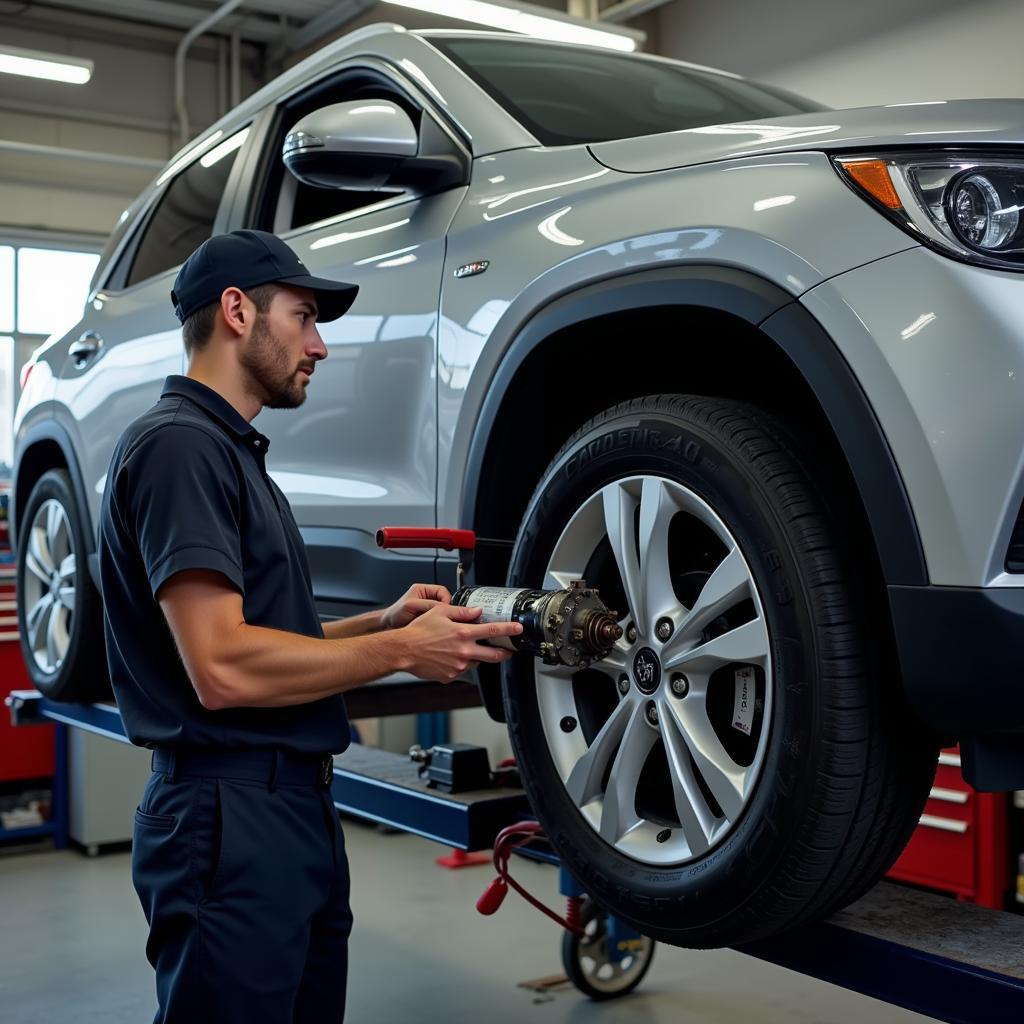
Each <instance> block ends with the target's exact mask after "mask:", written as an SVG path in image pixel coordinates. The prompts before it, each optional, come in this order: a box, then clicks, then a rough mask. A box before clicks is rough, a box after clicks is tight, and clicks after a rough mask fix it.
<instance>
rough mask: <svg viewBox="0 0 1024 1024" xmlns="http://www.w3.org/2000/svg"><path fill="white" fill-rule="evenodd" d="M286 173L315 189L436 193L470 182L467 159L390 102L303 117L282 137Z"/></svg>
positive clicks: (336, 107) (428, 124) (431, 127)
mask: <svg viewBox="0 0 1024 1024" xmlns="http://www.w3.org/2000/svg"><path fill="white" fill-rule="evenodd" d="M281 158H282V159H283V160H284V164H285V167H287V168H288V170H289V171H290V172H291V173H292V174H293V175H294V176H295V177H296V178H298V180H299V181H301V182H302V183H303V184H306V185H312V186H314V187H316V188H343V189H355V190H359V191H363V192H375V191H396V190H404V189H410V190H413V191H428V190H435V191H436V190H438V189H439V188H449V187H451V186H452V185H454V184H461V183H462V182H463V181H465V180H466V179H467V177H468V158H467V157H466V156H465V154H463V153H462V152H461V150H460V149H459V148H458V146H457V145H456V143H455V142H454V141H453V140H452V139H451V138H449V137H448V136H447V135H445V134H444V133H443V132H442V131H441V129H440V128H439V127H438V126H437V124H436V123H435V122H434V120H433V119H432V118H430V117H429V116H428V115H427V114H424V115H423V118H422V123H421V126H420V131H417V130H416V126H415V125H414V124H413V122H412V118H410V117H409V115H408V114H407V113H406V112H405V111H404V110H403V109H402V108H401V107H400V106H399V105H398V104H397V103H393V102H392V101H391V100H383V99H381V100H373V99H367V100H350V101H348V102H346V103H333V104H331V106H329V107H321V108H320V109H319V110H315V111H313V113H311V114H307V115H306V116H305V117H303V118H302V119H301V120H299V121H298V122H297V123H296V124H295V125H294V127H293V128H292V129H291V131H289V132H288V134H287V135H286V136H285V140H284V145H283V146H282V148H281Z"/></svg>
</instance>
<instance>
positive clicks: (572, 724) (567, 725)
mask: <svg viewBox="0 0 1024 1024" xmlns="http://www.w3.org/2000/svg"><path fill="white" fill-rule="evenodd" d="M558 724H559V726H561V729H562V732H575V730H576V719H575V718H573V717H572V715H566V716H565V718H563V719H562V720H561V722H559V723H558Z"/></svg>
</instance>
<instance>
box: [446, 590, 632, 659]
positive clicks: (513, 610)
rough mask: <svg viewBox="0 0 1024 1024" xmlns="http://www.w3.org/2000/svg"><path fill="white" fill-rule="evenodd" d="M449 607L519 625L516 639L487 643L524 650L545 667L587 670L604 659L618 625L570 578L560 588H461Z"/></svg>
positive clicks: (483, 618) (482, 618) (483, 619)
mask: <svg viewBox="0 0 1024 1024" xmlns="http://www.w3.org/2000/svg"><path fill="white" fill-rule="evenodd" d="M452 604H457V605H462V606H463V607H467V608H469V607H472V608H482V609H483V611H482V612H481V614H480V618H479V619H477V622H480V623H487V622H519V623H521V624H522V627H523V631H522V633H520V634H519V636H514V637H499V638H497V639H495V640H489V641H487V642H488V643H490V644H492V645H493V646H495V647H505V648H507V649H509V650H514V651H529V652H530V653H531V654H534V655H536V656H537V657H538V658H541V659H542V660H543V661H544V663H545V664H546V665H568V666H570V667H572V668H586V667H587V666H588V665H589V664H590V663H591V662H593V661H600V660H601V659H602V658H605V657H607V656H608V653H609V652H610V651H611V649H612V647H613V646H614V645H615V641H616V640H618V639H619V637H621V636H622V627H621V626H620V625H619V624H618V623H617V622H616V621H615V619H616V616H615V613H614V612H612V611H610V610H609V609H608V608H607V607H605V605H604V603H603V602H602V601H601V599H600V597H598V593H597V591H596V590H595V589H594V588H593V587H588V586H587V584H586V582H585V581H584V580H573V581H572V583H570V584H569V586H568V587H566V588H565V589H564V590H517V589H515V588H509V587H462V588H461V589H459V590H457V591H456V592H455V595H454V596H453V597H452Z"/></svg>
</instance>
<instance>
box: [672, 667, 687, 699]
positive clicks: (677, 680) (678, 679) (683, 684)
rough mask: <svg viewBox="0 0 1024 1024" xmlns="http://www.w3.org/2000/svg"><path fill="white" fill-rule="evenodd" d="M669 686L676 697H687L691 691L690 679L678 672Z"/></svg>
mask: <svg viewBox="0 0 1024 1024" xmlns="http://www.w3.org/2000/svg"><path fill="white" fill-rule="evenodd" d="M669 687H670V688H671V690H672V695H673V696H674V697H685V696H686V695H687V694H688V693H689V692H690V680H689V679H687V678H686V676H684V675H681V674H678V673H677V674H676V675H674V676H673V677H672V680H671V682H670V683H669Z"/></svg>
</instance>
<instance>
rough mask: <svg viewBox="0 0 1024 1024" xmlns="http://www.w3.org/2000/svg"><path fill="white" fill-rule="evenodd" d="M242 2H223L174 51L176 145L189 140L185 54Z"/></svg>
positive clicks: (230, 0) (241, 0)
mask: <svg viewBox="0 0 1024 1024" xmlns="http://www.w3.org/2000/svg"><path fill="white" fill-rule="evenodd" d="M243 2H244V0H225V2H224V3H223V4H221V5H220V7H218V8H217V10H215V11H213V12H212V13H211V14H209V15H208V16H207V17H205V18H203V20H202V21H200V22H199V23H198V24H197V25H193V26H192V28H190V29H189V30H188V31H187V32H186V33H185V34H184V35H183V36H182V37H181V41H180V42H179V43H178V46H177V49H176V50H175V51H174V109H175V111H176V112H177V116H178V145H179V147H180V146H184V145H185V143H186V142H188V140H189V136H190V135H191V130H190V129H189V123H188V108H187V107H186V105H185V54H186V53H187V52H188V48H189V47H190V46H191V45H192V44H193V43H194V42H195V41H196V39H198V38H199V36H201V35H202V34H203V33H204V32H206V31H208V30H209V29H211V28H213V26H214V25H216V24H217V22H219V21H221V20H222V19H223V18H226V17H227V16H228V15H229V14H230V13H231V12H232V11H233V10H234V9H235V8H236V7H241V5H242V3H243Z"/></svg>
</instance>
